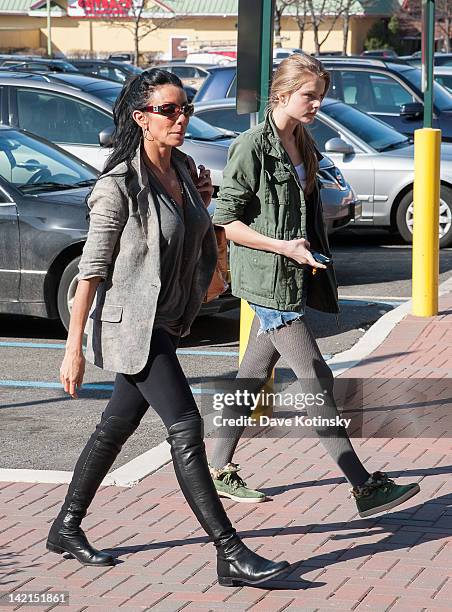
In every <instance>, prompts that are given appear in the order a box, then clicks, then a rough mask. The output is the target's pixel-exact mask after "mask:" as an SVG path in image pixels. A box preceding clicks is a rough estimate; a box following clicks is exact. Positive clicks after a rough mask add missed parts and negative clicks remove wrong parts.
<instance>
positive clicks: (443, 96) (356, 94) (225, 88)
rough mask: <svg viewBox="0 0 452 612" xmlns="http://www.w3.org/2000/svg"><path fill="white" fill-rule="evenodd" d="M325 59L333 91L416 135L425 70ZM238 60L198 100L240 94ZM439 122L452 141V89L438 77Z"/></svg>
mask: <svg viewBox="0 0 452 612" xmlns="http://www.w3.org/2000/svg"><path fill="white" fill-rule="evenodd" d="M322 63H323V64H324V66H325V67H326V68H327V69H328V71H329V72H330V73H331V86H330V89H329V92H328V95H329V96H330V97H331V98H337V99H338V100H342V101H343V102H346V103H347V104H350V106H353V107H355V108H358V109H359V110H361V111H364V112H366V113H369V114H370V115H373V116H374V117H377V118H378V119H381V121H384V122H385V123H387V124H389V125H391V126H393V127H394V128H395V129H396V130H397V131H398V132H402V133H403V134H406V135H407V136H411V135H412V134H413V132H414V130H416V129H418V128H420V127H422V125H423V116H422V113H423V94H422V91H421V70H420V69H419V68H415V67H414V66H410V65H409V64H407V63H406V62H403V61H400V62H398V61H385V60H381V59H370V58H363V59H359V58H345V57H338V58H332V57H325V58H322ZM236 93H237V83H236V66H235V64H234V66H231V65H228V66H218V67H216V68H212V69H210V75H209V76H208V77H207V79H206V80H205V81H204V83H203V85H202V86H201V87H200V89H199V91H198V93H197V95H196V96H195V99H194V102H195V103H197V102H207V101H208V100H214V99H220V98H235V97H236ZM433 127H437V128H440V129H441V131H442V139H443V141H445V142H452V94H451V93H449V92H448V91H447V90H446V89H444V88H443V87H441V85H439V84H438V83H434V120H433Z"/></svg>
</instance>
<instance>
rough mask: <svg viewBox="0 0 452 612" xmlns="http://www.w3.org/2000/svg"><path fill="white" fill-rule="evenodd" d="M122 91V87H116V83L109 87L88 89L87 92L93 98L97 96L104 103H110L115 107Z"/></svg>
mask: <svg viewBox="0 0 452 612" xmlns="http://www.w3.org/2000/svg"><path fill="white" fill-rule="evenodd" d="M121 89H122V86H121V85H115V84H114V83H112V84H111V86H110V85H109V86H108V87H102V88H101V87H99V89H87V90H86V92H87V93H90V94H91V95H92V96H96V98H100V99H101V100H103V101H104V102H108V103H109V104H111V105H112V106H113V104H114V103H115V102H116V98H117V97H118V96H119V93H120V91H121Z"/></svg>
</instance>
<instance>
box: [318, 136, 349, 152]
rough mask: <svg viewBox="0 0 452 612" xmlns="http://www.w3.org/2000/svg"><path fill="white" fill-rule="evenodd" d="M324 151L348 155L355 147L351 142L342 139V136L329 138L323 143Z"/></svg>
mask: <svg viewBox="0 0 452 612" xmlns="http://www.w3.org/2000/svg"><path fill="white" fill-rule="evenodd" d="M325 151H326V152H327V153H342V154H343V155H350V153H354V152H355V149H354V148H353V147H352V145H351V144H349V143H348V142H345V140H342V138H330V140H327V141H326V143H325Z"/></svg>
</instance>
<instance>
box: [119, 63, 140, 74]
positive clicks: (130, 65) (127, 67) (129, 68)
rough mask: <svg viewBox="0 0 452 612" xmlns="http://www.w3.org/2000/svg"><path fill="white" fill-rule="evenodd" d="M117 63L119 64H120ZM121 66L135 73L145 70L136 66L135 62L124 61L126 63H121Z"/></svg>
mask: <svg viewBox="0 0 452 612" xmlns="http://www.w3.org/2000/svg"><path fill="white" fill-rule="evenodd" d="M115 65H116V66H117V65H118V64H115ZM121 68H124V70H127V72H133V73H134V74H141V73H142V72H143V69H142V68H138V66H134V65H133V64H126V63H124V65H121Z"/></svg>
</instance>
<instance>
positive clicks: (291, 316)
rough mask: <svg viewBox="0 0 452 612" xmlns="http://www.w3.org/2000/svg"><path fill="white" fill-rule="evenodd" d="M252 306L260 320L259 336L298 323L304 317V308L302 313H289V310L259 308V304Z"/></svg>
mask: <svg viewBox="0 0 452 612" xmlns="http://www.w3.org/2000/svg"><path fill="white" fill-rule="evenodd" d="M250 306H251V308H252V309H253V310H254V312H255V313H256V315H257V316H258V318H259V322H260V328H259V331H258V332H257V335H258V336H259V335H260V334H266V333H268V332H270V331H274V330H275V329H279V328H281V327H285V326H286V325H287V324H288V323H292V322H293V321H297V320H299V319H301V317H302V316H303V315H304V308H303V309H301V310H300V312H289V311H287V310H275V309H274V308H266V307H265V306H258V305H257V304H251V303H250Z"/></svg>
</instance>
